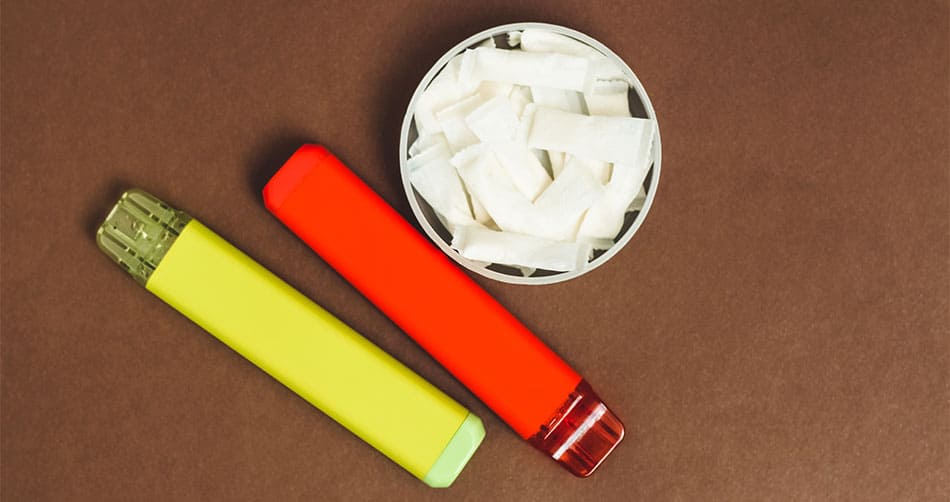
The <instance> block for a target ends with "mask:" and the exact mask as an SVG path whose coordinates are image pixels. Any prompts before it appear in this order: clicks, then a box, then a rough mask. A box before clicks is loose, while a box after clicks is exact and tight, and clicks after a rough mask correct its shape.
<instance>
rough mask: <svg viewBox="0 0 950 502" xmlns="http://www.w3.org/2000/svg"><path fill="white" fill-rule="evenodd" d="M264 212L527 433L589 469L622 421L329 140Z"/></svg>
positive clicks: (274, 190)
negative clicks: (377, 190) (364, 179)
mask: <svg viewBox="0 0 950 502" xmlns="http://www.w3.org/2000/svg"><path fill="white" fill-rule="evenodd" d="M264 202H265V205H266V206H267V208H268V209H269V210H270V211H271V212H272V213H273V214H274V215H275V216H276V217H277V218H278V219H280V220H281V221H282V222H283V223H284V224H285V225H287V226H288V227H289V228H290V229H291V230H292V231H293V232H294V233H296V234H297V236H299V237H300V238H301V239H303V241H304V242H306V243H307V244H308V245H309V246H310V247H311V248H313V250H314V251H316V252H317V254H319V255H320V256H321V257H322V258H323V259H324V260H326V262H327V263H329V264H330V265H331V266H332V267H333V268H335V269H336V270H337V271H338V272H339V273H340V274H341V275H342V276H343V277H344V278H346V279H347V280H348V281H349V282H350V283H352V284H353V285H354V286H355V287H356V288H357V289H358V290H359V291H361V292H362V293H363V294H364V295H365V296H366V297H367V298H368V299H369V300H370V301H371V302H373V303H374V304H375V305H376V306H377V307H378V308H379V309H380V310H382V311H383V312H384V313H385V314H386V315H387V316H389V317H390V318H391V319H392V320H393V321H394V322H395V323H396V324H398V325H399V326H400V327H401V328H402V329H403V330H404V331H405V332H406V333H407V334H408V335H409V336H410V337H412V338H413V339H414V340H415V341H416V342H417V343H418V344H419V345H420V346H422V348H424V349H425V350H426V351H428V352H429V353H430V354H431V355H432V356H433V357H434V358H435V359H436V360H438V361H439V362H440V363H442V365H443V366H445V368H446V369H448V370H449V371H450V372H451V373H452V374H453V375H455V376H456V378H458V379H459V381H461V382H462V383H463V384H465V385H466V386H468V388H469V389H471V390H472V392H474V393H475V395H477V396H478V397H479V398H480V399H481V400H482V401H484V402H485V403H486V404H487V405H488V406H489V407H491V408H492V410H494V411H495V413H497V414H498V416H499V417H501V418H502V419H503V420H504V421H505V422H507V423H508V425H510V426H511V428H512V429H514V430H515V431H516V432H517V433H518V434H519V435H520V436H521V437H522V438H524V439H526V440H527V441H528V442H530V443H531V444H532V445H534V446H535V447H536V448H538V449H539V450H541V451H542V452H544V453H546V454H547V455H549V456H551V457H553V458H554V459H555V460H556V461H558V462H560V463H561V465H563V466H564V467H565V468H567V469H568V470H569V471H570V472H572V473H574V474H575V475H578V476H582V477H584V476H588V475H590V474H591V473H592V472H593V471H594V469H596V468H597V466H598V465H600V463H601V462H602V461H603V460H604V458H605V457H606V456H607V455H608V454H609V453H610V452H611V451H612V450H613V449H614V447H615V446H616V445H617V444H618V443H619V442H620V441H621V439H622V438H623V424H621V422H620V420H619V419H618V418H617V417H616V416H615V415H614V414H613V413H611V412H610V410H608V409H607V407H606V405H604V403H603V401H601V399H600V398H599V397H598V396H597V394H596V393H595V392H594V391H593V390H592V389H591V387H590V385H588V384H587V383H586V382H585V381H584V380H582V379H581V376H580V375H579V374H577V372H575V371H574V370H573V369H571V367H570V366H568V365H567V363H565V362H564V361H563V360H562V359H561V358H560V357H558V356H557V355H556V354H555V353H554V352H552V351H551V349H549V348H548V347H547V346H546V345H544V343H542V342H541V341H540V340H539V339H538V338H537V337H535V336H534V334H532V333H531V332H530V331H529V330H528V328H526V327H525V326H524V325H523V324H522V323H521V322H519V321H518V320H517V319H516V318H515V317H514V316H513V315H512V314H511V313H509V312H508V311H507V310H506V309H505V308H504V307H502V306H501V305H500V304H499V303H498V302H497V301H495V299H493V298H492V297H491V296H490V295H489V294H488V293H487V292H485V290H483V289H482V288H481V287H479V286H478V285H477V284H476V283H475V282H474V281H472V280H471V279H470V278H469V277H468V276H467V275H466V274H465V273H464V272H463V271H462V270H461V269H460V268H459V267H457V266H456V265H455V264H453V263H452V262H451V260H449V258H448V257H446V256H445V255H444V254H443V253H442V251H440V250H439V249H438V248H436V247H435V246H434V245H433V244H432V243H430V242H428V241H427V240H426V238H425V237H423V236H422V234H420V233H419V232H418V231H416V229H415V228H413V227H412V225H410V224H409V223H408V222H407V221H406V220H405V219H403V218H402V217H401V216H400V215H399V214H398V213H397V212H396V211H395V210H394V209H393V208H392V207H390V206H389V205H388V204H387V203H386V202H385V201H384V200H383V199H382V198H380V197H379V196H378V195H377V194H376V193H375V192H373V190H372V189H371V188H369V187H368V186H367V185H366V184H365V183H363V182H362V181H361V180H360V179H359V178H358V177H357V176H356V175H355V174H354V173H353V172H352V171H351V170H350V169H348V168H347V167H346V166H345V165H343V163H342V162H340V161H339V160H338V159H337V158H336V157H335V156H333V155H332V154H331V153H330V152H329V151H327V150H326V149H325V148H323V147H322V146H316V145H304V146H303V147H301V148H300V149H299V150H297V152H296V153H294V155H293V156H292V157H291V158H290V159H289V160H288V161H287V162H286V163H285V164H284V166H283V167H282V168H281V169H280V170H279V171H278V172H277V173H276V174H275V175H274V177H273V178H272V179H271V180H270V181H269V182H268V183H267V186H266V187H265V188H264Z"/></svg>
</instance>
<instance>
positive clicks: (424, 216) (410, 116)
mask: <svg viewBox="0 0 950 502" xmlns="http://www.w3.org/2000/svg"><path fill="white" fill-rule="evenodd" d="M525 29H542V30H547V31H551V32H554V33H558V34H561V35H565V36H568V37H570V38H573V39H575V40H577V41H579V42H582V43H584V44H586V45H588V46H590V47H592V48H594V49H596V50H597V51H599V52H601V53H602V54H604V55H605V56H607V57H608V58H609V59H610V60H612V61H613V62H614V63H615V64H616V65H617V66H618V67H620V68H621V69H622V70H623V72H624V73H625V74H626V76H627V77H628V78H629V79H630V81H631V82H632V83H633V85H632V86H631V88H630V90H629V98H628V101H629V104H630V114H631V116H633V117H637V118H647V119H653V120H654V121H656V114H655V112H654V110H653V105H652V104H651V103H650V98H649V97H648V96H647V93H646V91H645V90H644V88H643V85H642V84H641V83H640V80H639V79H638V78H637V76H636V75H635V74H634V73H633V70H631V69H630V67H629V66H627V64H626V63H625V62H624V61H623V60H622V59H621V58H620V57H619V56H617V55H616V54H615V53H614V52H613V51H611V50H610V49H608V48H607V47H606V46H605V45H604V44H602V43H600V42H598V41H597V40H595V39H593V38H591V37H589V36H587V35H585V34H583V33H580V32H578V31H576V30H572V29H570V28H566V27H564V26H559V25H553V24H546V23H513V24H506V25H502V26H496V27H494V28H489V29H487V30H484V31H482V32H480V33H477V34H475V35H472V36H471V37H468V38H467V39H465V40H463V41H462V42H459V43H458V44H457V45H456V46H455V47H453V48H452V49H450V50H449V51H448V52H446V53H445V54H444V55H443V56H442V57H441V58H439V60H438V61H436V63H435V64H434V65H433V66H432V68H431V69H430V70H429V71H428V73H426V75H425V76H424V77H423V79H422V81H421V82H420V83H419V86H418V87H417V88H416V90H415V92H414V93H413V95H412V99H411V100H410V101H409V107H408V109H407V111H406V115H405V118H404V119H403V123H402V130H401V132H400V137H399V166H400V171H401V177H402V182H403V188H404V189H405V191H406V196H407V197H408V199H409V205H410V207H411V208H412V212H413V214H414V215H415V217H416V219H417V220H418V221H419V224H420V225H421V226H422V229H423V231H424V232H425V233H426V235H427V236H428V237H429V239H431V240H432V241H433V242H434V243H435V244H436V245H437V246H438V247H439V248H440V249H441V250H442V251H443V252H445V253H446V254H447V255H449V256H450V257H451V258H452V259H453V260H455V261H456V262H458V263H459V264H461V265H462V266H464V267H465V268H467V269H469V270H471V271H473V272H475V273H478V274H480V275H483V276H485V277H488V278H491V279H495V280H498V281H502V282H507V283H511V284H553V283H556V282H561V281H566V280H568V279H573V278H575V277H578V276H580V275H583V274H586V273H588V272H590V271H591V270H594V269H595V268H597V267H599V266H600V265H603V264H604V263H606V262H607V260H609V259H611V258H612V257H613V256H614V255H616V254H617V253H618V252H619V251H620V250H621V249H623V247H624V246H626V245H627V243H628V242H630V240H631V239H632V238H633V236H634V234H636V232H637V229H638V228H639V227H640V225H641V224H642V223H643V220H644V219H646V216H647V213H648V212H649V210H650V207H651V206H652V204H653V199H654V197H655V195H656V189H657V185H658V183H659V177H660V160H661V156H662V149H661V146H660V131H659V125H657V128H656V130H655V132H654V135H653V148H652V154H651V161H652V165H651V166H650V169H649V172H648V173H647V176H646V179H645V181H644V184H643V186H644V190H645V192H646V200H645V201H644V203H643V207H642V208H641V209H640V210H639V211H630V212H627V213H626V215H625V216H624V222H623V226H622V227H621V229H620V232H619V233H618V235H617V237H616V240H615V243H614V244H613V245H612V246H611V247H610V248H609V249H606V250H597V251H594V255H593V258H592V259H591V260H590V261H589V262H588V263H587V264H586V266H585V267H583V268H580V269H577V270H572V271H569V272H556V271H550V270H541V269H538V270H536V271H534V273H532V274H530V275H527V276H525V275H524V274H523V273H522V271H521V270H520V269H519V268H517V267H512V266H507V265H501V264H489V265H485V264H484V263H480V262H475V261H473V260H469V259H467V258H465V257H463V256H462V255H460V254H459V253H458V252H457V251H456V250H454V249H452V247H451V246H450V243H451V241H452V235H451V233H450V232H449V230H448V229H447V228H445V226H444V225H443V224H442V222H441V221H439V219H438V217H437V216H436V215H435V212H434V211H433V210H432V208H431V207H430V206H429V204H428V203H427V202H426V201H425V199H423V198H422V197H421V196H419V194H418V193H417V192H416V191H415V189H413V187H412V185H411V184H410V182H409V174H408V169H407V166H406V162H407V160H408V159H409V145H411V144H412V143H413V142H414V141H415V140H416V138H418V136H419V133H418V131H417V130H416V126H415V123H414V122H415V121H414V110H415V108H416V103H417V101H418V100H419V97H420V96H421V95H422V93H423V91H425V89H426V88H427V87H428V86H429V84H430V83H431V82H432V80H433V79H434V78H435V77H436V75H438V74H439V72H440V71H442V69H443V68H444V67H445V65H446V64H447V63H448V62H449V60H451V59H452V58H453V57H455V56H456V55H458V54H461V53H462V52H464V51H465V50H466V49H470V48H474V47H476V46H478V45H479V44H481V43H483V42H485V41H486V40H488V39H489V38H492V39H494V41H495V45H496V46H497V47H498V48H506V47H508V44H507V34H508V33H509V32H513V31H522V30H525Z"/></svg>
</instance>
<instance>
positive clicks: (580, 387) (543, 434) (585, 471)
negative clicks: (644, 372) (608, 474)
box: [528, 380, 623, 478]
mask: <svg viewBox="0 0 950 502" xmlns="http://www.w3.org/2000/svg"><path fill="white" fill-rule="evenodd" d="M622 439H623V424H622V423H621V422H620V419H618V418H617V416H616V415H614V414H613V413H611V412H610V410H608V409H607V406H606V405H605V404H604V402H603V401H601V400H600V397H599V396H597V393H596V392H594V389H592V388H591V387H590V385H589V384H588V383H587V382H585V381H583V380H581V383H579V384H577V388H575V389H574V392H572V393H571V394H570V396H568V398H567V400H566V401H565V402H564V404H563V405H562V406H561V409H560V410H558V412H557V413H556V414H555V415H554V416H553V417H552V418H551V420H550V422H548V423H547V424H546V425H544V426H542V427H541V430H540V431H538V433H537V434H535V435H534V436H532V437H531V438H529V439H528V442H529V443H531V444H532V445H533V446H534V447H535V448H537V449H539V450H541V451H543V452H544V453H545V454H547V455H550V456H551V458H553V459H554V460H557V461H558V462H559V463H560V464H561V465H562V466H563V467H564V468H565V469H567V470H568V471H571V474H574V475H575V476H580V477H582V478H586V477H587V476H590V475H591V474H592V473H593V472H594V470H595V469H597V466H599V465H600V464H601V462H603V461H604V459H605V458H607V455H609V454H610V452H611V451H613V449H614V448H616V447H617V445H618V444H619V443H620V441H621V440H622Z"/></svg>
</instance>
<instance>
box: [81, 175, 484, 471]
mask: <svg viewBox="0 0 950 502" xmlns="http://www.w3.org/2000/svg"><path fill="white" fill-rule="evenodd" d="M130 194H131V195H130ZM129 196H131V197H132V199H135V200H131V201H130V199H129ZM143 197H146V198H150V199H149V200H151V199H154V198H153V197H151V196H149V195H148V194H145V193H144V192H140V191H131V192H129V193H127V194H126V195H125V196H123V198H122V199H121V200H120V202H119V204H117V208H118V209H117V210H114V211H113V212H112V213H110V216H109V218H107V220H106V222H105V223H104V224H103V228H102V229H101V230H100V233H99V236H98V239H99V241H100V245H101V246H103V250H104V251H105V252H106V253H107V254H109V255H110V256H111V257H113V259H115V260H116V261H117V262H118V263H119V264H120V265H122V266H123V268H126V270H127V271H128V272H129V273H130V274H132V275H133V276H135V277H136V279H137V280H140V281H141V279H142V275H141V274H140V273H139V271H140V270H139V269H140V267H138V266H133V267H129V266H128V263H131V264H133V265H135V264H137V263H139V260H138V258H137V257H139V256H140V255H141V256H143V257H145V258H149V260H146V262H147V265H148V267H149V268H151V267H154V270H151V272H150V273H149V274H148V278H147V281H146V282H145V287H146V288H147V289H148V290H149V291H151V292H153V293H154V294H155V295H157V296H158V297H160V298H161V299H162V300H164V301H165V302H167V303H168V304H169V305H171V306H172V307H174V308H175V309H176V310H178V311H179V312H181V313H182V314H184V315H185V316H187V317H188V318H189V319H191V320H192V321H194V322H195V323H197V324H199V325H200V326H201V327H203V328H205V329H206V330H207V331H208V332H209V333H211V334H212V335H214V336H215V337H217V338H218V339H220V340H221V341H222V342H224V343H225V344H227V345H228V346H230V347H231V348H232V349H234V350H235V351H237V352H238V353H240V354H241V355H242V356H244V357H245V358H247V359H248V360H250V361H251V362H252V363H254V364H255V365H257V366H258V367H260V368H261V369H262V370H264V371H265V372H267V373H268V374H270V375H271V376H273V377H274V378H275V379H277V380H278V381H280V382H281V383H283V384H284V385H286V386H287V387H289V388H290V389H291V390H293V391H294V392H296V393H297V394H298V395H300V396H301V397H302V398H304V399H305V400H307V401H308V402H310V403H311V404H313V405H314V406H316V407H317V408H319V409H320V410H322V411H323V412H324V413H326V414H327V415H329V416H330V417H331V418H333V419H334V420H336V421H337V422H339V423H340V424H341V425H343V426H344V427H346V428H347V429H349V430H350V431H351V432H353V433H354V434H356V435H357V436H359V437H360V438H362V439H363V440H364V441H366V442H367V443H369V444H370V445H372V446H373V447H375V448H376V449H378V450H379V451H380V452H382V453H383V454H385V455H386V456H387V457H389V458H391V459H392V460H393V461H395V462H396V463H398V464H399V465H401V466H402V467H403V468H405V469H406V470H408V471H409V472H410V473H412V474H413V475H414V476H416V477H417V478H419V479H421V480H423V481H424V482H426V483H427V484H429V485H430V486H437V487H441V486H448V485H450V484H451V483H452V481H454V479H455V478H456V476H458V474H459V472H460V471H461V470H462V468H463V467H464V466H465V464H466V463H467V462H468V459H469V458H470V457H471V456H472V454H473V453H474V451H475V450H476V449H477V448H478V445H479V444H480V443H481V440H482V438H483V437H484V428H483V427H482V425H481V421H480V420H479V419H478V418H477V417H475V416H474V415H471V414H470V413H469V412H468V410H466V409H465V408H464V407H462V406H461V405H459V404H458V403H457V402H455V401H454V400H452V399H451V398H450V397H448V396H446V395H445V394H444V393H442V392H441V391H439V390H438V389H436V388H435V387H433V386H432V385H431V384H429V383H428V382H427V381H425V380H424V379H422V378H421V377H420V376H418V375H417V374H415V373H413V372H412V371H411V370H410V369H408V368H406V367H405V366H404V365H402V364H401V363H399V362H398V361H396V360H395V359H393V358H392V357H391V356H389V355H388V354H386V353H385V352H383V351H382V350H380V349H379V348H378V347H376V346H375V345H373V344H372V343H370V342H369V341H368V340H366V339H365V338H363V337H362V336H360V335H359V334H358V333H356V332H355V331H353V330H352V329H351V328H349V327H348V326H346V325H345V324H343V323H342V322H341V321H339V320H338V319H337V318H335V317H334V316H333V315H331V314H330V313H328V312H327V311H326V310H324V309H323V308H321V307H320V306H318V305H316V304H315V303H313V302H312V301H310V300H309V299H307V298H306V297H304V296H303V295H301V294H300V293H299V292H297V291H296V290H294V289H293V288H292V287H291V286H289V285H288V284H287V283H285V282H283V281H282V280H280V279H279V278H278V277H276V276H275V275H274V274H272V273H270V272H269V271H267V270H266V269H264V268H263V267H261V266H260V265H259V264H257V263H256V262H254V261H253V260H252V259H251V258H249V257H248V256H247V255H245V254H244V253H242V252H241V251H239V250H238V249H236V248H235V247H234V246H232V245H230V244H229V243H227V242H226V241H224V240H223V239H221V238H220V237H219V236H217V235H216V234H215V233H214V232H212V231H211V230H209V229H208V228H207V227H205V226H204V225H202V224H201V223H200V222H198V221H197V220H190V221H189V222H188V223H187V224H185V225H183V227H182V228H179V227H177V226H175V225H171V226H174V227H175V228H176V229H177V230H176V231H175V232H171V233H169V232H170V230H169V228H165V226H163V225H165V223H162V222H166V223H169V222H170V223H174V222H175V221H178V220H176V219H174V218H165V219H163V218H161V216H162V215H163V214H165V213H166V212H167V211H168V210H169V208H168V207H167V206H164V204H163V203H161V202H160V201H158V200H157V199H154V201H158V202H154V201H153V202H154V203H153V204H150V205H149V204H146V205H142V204H141V202H142V200H145V199H143ZM139 199H141V200H139ZM146 202H147V201H146ZM130 203H134V205H135V206H136V207H133V208H131V209H129V208H127V207H126V206H127V205H128V204H130ZM149 208H151V209H149ZM127 209H128V210H127ZM155 224H158V225H159V227H160V228H156V227H155ZM156 236H157V237H156ZM156 239H157V240H156ZM156 243H161V244H162V246H161V249H160V251H161V253H156V252H155V246H156ZM120 244H121V246H120ZM116 246H119V247H122V246H127V247H128V252H125V251H123V252H121V253H120V256H119V257H120V258H122V259H121V260H119V259H117V258H116V254H115V252H114V251H113V248H115V247H116ZM123 249H125V248H123ZM119 251H122V250H121V249H120V250H119ZM133 251H134V252H133ZM129 253H131V254H129ZM127 254H129V256H130V257H131V258H130V257H129V256H126V255H127ZM143 263H145V262H143ZM262 426H266V424H262ZM328 454H332V452H329V453H328Z"/></svg>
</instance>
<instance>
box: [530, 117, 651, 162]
mask: <svg viewBox="0 0 950 502" xmlns="http://www.w3.org/2000/svg"><path fill="white" fill-rule="evenodd" d="M654 128H655V123H654V121H652V120H648V119H638V118H632V117H589V116H586V115H581V114H577V113H567V112H564V111H561V110H554V109H551V108H542V107H538V108H537V110H536V111H535V112H534V116H533V120H532V124H531V130H530V131H531V132H530V133H529V134H528V146H530V147H532V148H541V149H544V150H551V149H557V150H560V151H564V152H567V153H570V154H572V155H575V156H577V157H582V158H586V159H592V160H602V161H605V162H612V163H615V164H616V163H620V164H636V163H637V162H638V159H639V157H641V156H642V151H641V150H642V149H641V145H642V144H643V143H644V138H646V139H647V140H651V139H652V137H653V129H654Z"/></svg>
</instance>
